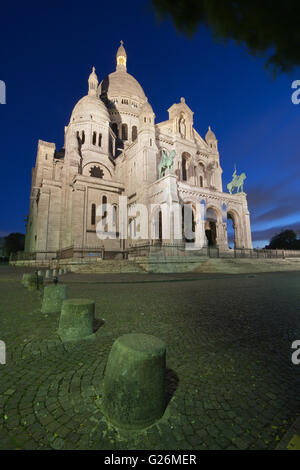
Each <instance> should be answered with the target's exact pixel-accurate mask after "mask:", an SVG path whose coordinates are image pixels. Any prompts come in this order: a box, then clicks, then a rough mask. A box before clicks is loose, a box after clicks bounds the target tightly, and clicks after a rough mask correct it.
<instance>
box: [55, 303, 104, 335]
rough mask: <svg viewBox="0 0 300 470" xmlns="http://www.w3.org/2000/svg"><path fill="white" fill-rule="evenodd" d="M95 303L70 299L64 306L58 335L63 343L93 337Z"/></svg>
mask: <svg viewBox="0 0 300 470" xmlns="http://www.w3.org/2000/svg"><path fill="white" fill-rule="evenodd" d="M94 317H95V302H93V301H92V300H88V299H69V300H65V301H64V302H63V305H62V309H61V315H60V320H59V327H58V334H59V336H60V337H61V339H62V341H76V340H80V339H83V338H86V337H89V336H92V335H93V324H94Z"/></svg>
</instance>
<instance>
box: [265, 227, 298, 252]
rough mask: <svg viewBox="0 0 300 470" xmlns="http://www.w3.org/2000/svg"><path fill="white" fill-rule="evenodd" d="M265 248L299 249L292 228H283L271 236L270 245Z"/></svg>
mask: <svg viewBox="0 0 300 470" xmlns="http://www.w3.org/2000/svg"><path fill="white" fill-rule="evenodd" d="M266 248H269V249H271V250H275V249H281V250H300V240H299V239H298V238H297V233H296V232H295V231H294V230H284V231H283V232H281V233H278V234H276V235H274V237H272V239H271V241H270V245H269V246H267V247H266Z"/></svg>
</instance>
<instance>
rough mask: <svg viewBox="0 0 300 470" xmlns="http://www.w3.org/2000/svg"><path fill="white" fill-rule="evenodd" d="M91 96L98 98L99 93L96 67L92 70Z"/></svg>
mask: <svg viewBox="0 0 300 470" xmlns="http://www.w3.org/2000/svg"><path fill="white" fill-rule="evenodd" d="M88 82H89V93H88V94H89V95H94V96H96V92H97V87H98V83H99V82H98V77H97V75H96V72H95V67H93V69H92V73H91V74H90V76H89V80H88Z"/></svg>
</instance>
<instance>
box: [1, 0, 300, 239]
mask: <svg viewBox="0 0 300 470" xmlns="http://www.w3.org/2000/svg"><path fill="white" fill-rule="evenodd" d="M46 5H47V6H46ZM48 5H51V6H48ZM120 39H123V41H124V45H125V48H126V51H127V56H128V62H127V70H128V72H129V73H131V74H132V75H134V77H135V78H136V79H137V80H138V81H139V82H140V83H141V85H142V87H143V88H144V90H145V93H146V95H147V96H148V99H149V101H150V103H151V104H152V106H153V109H154V112H155V114H156V122H159V121H162V120H165V119H167V116H168V114H167V109H168V108H169V107H170V106H171V105H172V104H173V103H174V102H179V100H180V97H181V96H183V97H185V99H186V102H187V104H188V105H189V106H190V108H191V109H192V110H193V111H194V125H195V128H196V129H197V130H198V132H200V134H201V135H202V136H204V135H205V133H206V130H207V127H208V125H211V127H212V129H213V130H214V132H215V133H216V136H217V138H218V140H219V151H220V157H221V166H222V168H223V185H224V187H225V188H226V184H227V183H228V182H229V181H230V179H231V175H232V173H233V168H234V164H235V163H236V164H237V170H238V172H243V171H244V172H245V173H246V174H247V179H246V182H245V191H246V193H247V194H248V202H249V208H250V213H251V223H252V235H253V244H254V246H264V245H265V244H266V243H267V242H268V240H269V239H270V237H271V236H272V235H274V233H276V232H278V231H280V230H281V229H283V228H294V229H296V230H298V231H299V232H300V204H299V201H300V184H299V181H300V149H299V123H300V105H293V104H292V101H291V95H292V91H293V90H292V89H291V84H292V82H293V81H294V80H299V79H300V70H299V69H296V70H295V71H294V72H293V73H291V74H289V75H287V74H284V75H280V76H278V77H277V78H276V79H275V80H273V79H272V76H271V73H270V72H267V71H266V70H265V68H264V61H263V60H262V59H259V58H253V57H251V56H250V55H248V53H247V52H246V50H245V48H241V47H238V46H236V45H235V44H234V43H233V42H232V43H229V44H227V45H223V44H216V43H215V42H214V40H213V39H212V37H211V34H210V32H209V31H208V30H206V29H204V28H201V29H200V30H199V31H198V33H197V34H196V35H195V36H194V37H193V38H192V39H187V38H185V37H184V36H182V35H179V34H178V33H177V31H176V30H175V28H174V27H173V25H172V23H171V21H169V20H167V21H164V22H162V23H158V22H157V20H156V17H155V15H154V12H153V10H152V6H151V3H150V1H147V0H146V1H144V0H143V1H142V0H139V1H138V0H134V1H130V2H121V1H118V0H115V1H114V2H99V1H97V2H95V1H93V0H90V1H89V2H85V3H84V2H78V3H76V2H66V1H63V0H62V1H60V2H55V1H53V2H51V4H49V3H47V4H43V3H40V2H39V3H35V2H30V1H28V2H22V3H19V2H18V4H17V5H16V3H15V2H5V4H4V5H2V7H1V30H0V44H1V61H0V80H4V81H5V83H6V87H7V104H6V105H0V134H1V146H0V155H1V167H2V171H1V175H0V178H1V192H0V194H1V202H2V204H1V206H2V217H1V223H0V236H3V235H6V234H8V233H10V232H12V231H20V232H23V233H24V230H25V226H24V217H25V215H26V214H27V213H28V207H29V193H30V183H31V168H32V167H33V166H34V164H35V156H36V149H37V141H38V139H39V138H40V139H42V140H46V141H49V142H55V143H56V145H57V147H58V148H60V147H61V146H62V145H63V132H64V126H65V125H67V124H68V121H69V118H70V114H71V112H72V108H73V107H74V105H75V104H76V102H77V101H78V100H79V99H80V97H82V96H83V95H84V94H86V93H87V79H88V75H89V73H90V71H91V68H92V66H93V65H95V67H96V72H97V75H98V78H99V80H102V78H104V77H105V76H106V75H107V74H108V73H110V72H111V71H113V70H114V69H115V54H116V51H117V48H118V45H119V41H120Z"/></svg>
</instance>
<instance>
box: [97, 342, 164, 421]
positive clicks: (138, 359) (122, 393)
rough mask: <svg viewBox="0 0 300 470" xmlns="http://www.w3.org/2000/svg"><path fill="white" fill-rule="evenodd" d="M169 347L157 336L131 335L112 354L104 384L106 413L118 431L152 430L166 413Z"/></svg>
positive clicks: (115, 343) (118, 344)
mask: <svg viewBox="0 0 300 470" xmlns="http://www.w3.org/2000/svg"><path fill="white" fill-rule="evenodd" d="M165 367H166V346H165V344H164V342H163V341H161V340H160V339H158V338H156V337H155V336H151V335H145V334H127V335H124V336H121V337H120V338H118V339H117V340H116V341H115V342H114V344H113V346H112V349H111V351H110V354H109V357H108V362H107V365H106V369H105V374H104V380H103V402H102V403H103V412H104V414H105V415H106V416H107V418H108V420H109V421H111V422H112V423H113V424H114V425H116V426H117V427H118V426H119V427H121V428H122V427H123V428H127V429H139V428H144V427H147V426H150V425H151V424H153V423H154V422H155V421H156V420H158V419H159V418H161V417H162V415H163V413H164V410H165V405H166V401H165Z"/></svg>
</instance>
